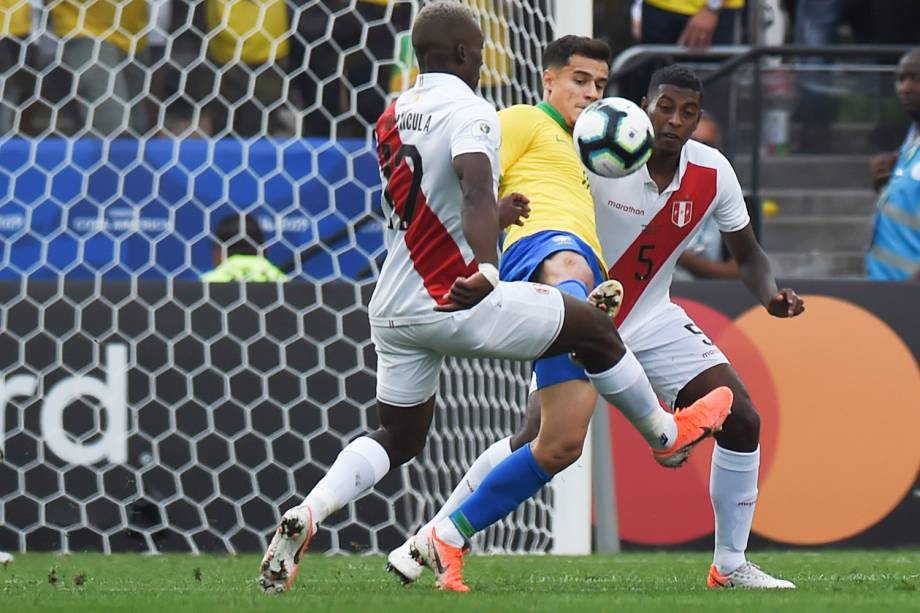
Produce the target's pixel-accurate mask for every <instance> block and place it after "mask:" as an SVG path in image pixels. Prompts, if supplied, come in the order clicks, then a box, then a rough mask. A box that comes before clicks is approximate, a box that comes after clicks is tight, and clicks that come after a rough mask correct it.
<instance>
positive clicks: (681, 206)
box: [671, 200, 693, 228]
mask: <svg viewBox="0 0 920 613" xmlns="http://www.w3.org/2000/svg"><path fill="white" fill-rule="evenodd" d="M691 219H693V201H692V200H675V201H674V202H673V203H672V204H671V223H673V224H674V225H675V226H677V227H678V228H683V227H684V226H686V225H687V224H688V223H690V220H691Z"/></svg>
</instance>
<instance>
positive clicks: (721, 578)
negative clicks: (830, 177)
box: [675, 364, 795, 589]
mask: <svg viewBox="0 0 920 613" xmlns="http://www.w3.org/2000/svg"><path fill="white" fill-rule="evenodd" d="M718 386H725V387H728V388H730V389H732V390H733V392H734V400H733V403H732V412H731V415H730V416H729V417H728V419H726V420H725V424H724V427H723V429H722V431H721V432H720V433H719V434H717V435H716V445H715V447H714V448H713V451H712V466H711V472H710V482H709V492H710V497H711V499H712V509H713V512H714V515H715V524H716V525H715V552H714V555H713V563H712V566H711V567H710V569H709V576H708V577H707V584H708V585H709V587H711V588H720V587H743V588H767V589H770V588H774V589H791V588H795V584H793V583H792V582H790V581H786V580H785V579H779V578H777V577H773V576H771V575H769V574H768V573H766V572H764V571H763V570H761V569H760V568H759V567H758V566H757V565H755V564H753V563H751V562H749V561H748V560H747V558H746V557H745V550H746V549H747V544H748V537H749V535H750V533H751V524H752V523H753V521H754V508H755V504H756V502H757V476H758V473H759V470H760V446H759V441H760V417H759V416H758V414H757V411H756V410H755V409H754V406H753V404H752V403H751V398H750V396H749V395H748V393H747V390H746V389H745V387H744V384H743V383H742V382H741V379H740V378H739V377H738V374H737V373H736V372H735V370H734V369H733V368H732V367H731V366H729V365H728V364H719V365H717V366H713V367H711V368H709V369H707V370H706V371H704V372H703V373H701V374H699V375H697V376H696V377H695V378H694V379H693V380H691V381H690V382H689V383H688V384H687V385H685V386H684V388H683V389H682V390H681V391H680V393H679V394H678V396H677V401H676V403H675V404H676V405H677V406H682V405H686V404H687V403H690V402H692V401H693V400H694V399H695V398H698V397H700V396H701V395H703V394H706V393H707V392H708V390H711V389H713V388H714V387H716V388H718Z"/></svg>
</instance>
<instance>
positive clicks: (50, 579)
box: [0, 550, 920, 613]
mask: <svg viewBox="0 0 920 613" xmlns="http://www.w3.org/2000/svg"><path fill="white" fill-rule="evenodd" d="M752 559H753V560H754V561H756V562H758V563H760V564H761V566H763V568H764V569H766V570H768V571H771V572H774V573H778V574H780V575H782V576H783V577H785V578H788V579H791V580H793V581H795V582H796V583H797V584H798V586H799V589H798V590H797V591H795V592H770V593H766V592H753V591H741V590H721V591H711V590H708V589H706V587H705V581H704V580H705V577H706V571H707V568H708V564H709V555H708V554H703V553H625V554H621V555H614V556H600V555H596V556H587V557H553V556H472V557H470V558H469V561H468V563H467V567H466V573H465V574H466V579H467V582H468V583H469V584H470V586H471V587H472V588H473V590H474V591H473V592H471V593H469V594H448V593H442V592H438V591H437V590H435V589H434V588H433V587H432V579H431V575H430V574H429V575H427V576H426V577H425V578H424V580H423V581H422V582H420V583H419V584H416V585H413V586H410V587H403V586H402V585H399V584H397V583H396V582H395V580H394V578H393V577H391V576H390V575H388V574H386V573H385V572H383V566H384V560H383V558H382V557H380V556H370V557H367V556H335V557H328V556H322V555H308V556H307V557H306V559H305V561H304V563H303V564H302V565H301V568H300V576H299V578H298V582H297V585H296V586H295V588H294V590H293V591H291V592H290V593H288V594H284V595H281V596H265V595H263V594H261V593H260V592H259V591H258V589H257V587H256V584H255V578H254V577H255V569H256V567H257V565H258V560H259V557H258V556H255V555H240V556H211V555H201V556H193V555H178V554H168V555H159V556H141V555H113V556H104V555H101V554H72V555H54V554H24V555H18V556H16V560H15V561H14V562H13V563H12V564H10V565H9V566H7V567H6V568H3V567H0V611H3V612H4V613H6V612H11V613H21V612H23V611H68V612H76V611H94V612H95V611H130V612H131V613H143V612H146V611H156V612H157V613H173V612H174V611H185V610H194V611H222V612H224V613H226V612H227V611H237V610H240V611H275V612H277V611H281V610H288V611H311V612H312V611H336V612H342V611H364V612H371V613H388V612H390V611H516V612H520V611H579V612H583V611H641V612H643V613H645V612H649V611H667V612H669V613H675V612H680V613H684V612H687V611H742V612H744V613H754V612H757V611H780V610H782V611H784V612H786V611H809V612H810V611H827V610H833V611H835V612H839V611H872V612H873V613H879V612H882V611H884V612H889V611H911V610H914V611H920V551H917V550H906V551H845V552H840V551H827V552H781V553H780V552H770V553H757V554H755V555H753V556H752ZM52 569H53V570H52Z"/></svg>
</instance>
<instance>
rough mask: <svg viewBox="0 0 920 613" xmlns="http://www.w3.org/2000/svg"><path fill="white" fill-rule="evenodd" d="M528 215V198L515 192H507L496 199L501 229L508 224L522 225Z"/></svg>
mask: <svg viewBox="0 0 920 613" xmlns="http://www.w3.org/2000/svg"><path fill="white" fill-rule="evenodd" d="M528 217H530V200H529V199H528V198H527V196H525V195H523V194H519V193H517V192H514V193H511V194H508V195H507V196H505V197H504V198H502V199H501V200H499V201H498V222H499V223H500V224H501V227H502V229H504V228H507V227H508V226H510V225H512V224H513V225H515V226H523V225H524V220H525V219H527V218H528Z"/></svg>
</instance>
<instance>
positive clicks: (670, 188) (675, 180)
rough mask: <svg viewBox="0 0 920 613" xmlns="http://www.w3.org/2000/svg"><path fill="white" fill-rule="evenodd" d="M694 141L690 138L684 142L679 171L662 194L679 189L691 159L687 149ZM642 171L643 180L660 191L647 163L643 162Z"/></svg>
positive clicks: (678, 165)
mask: <svg viewBox="0 0 920 613" xmlns="http://www.w3.org/2000/svg"><path fill="white" fill-rule="evenodd" d="M693 142H694V141H690V140H688V141H687V142H686V143H685V144H684V146H683V147H682V148H681V150H680V162H678V164H677V173H675V175H674V178H673V179H671V183H670V184H668V186H667V188H665V190H664V191H663V192H661V194H662V195H664V194H669V193H671V192H674V191H677V188H678V187H680V182H681V181H683V180H684V173H685V172H687V162H688V161H689V160H688V159H687V158H688V153H687V150H688V149H689V148H690V147H692V146H693V145H692V143H693ZM640 172H642V173H643V174H642V179H643V182H644V183H645V184H647V185H649V186H650V187H654V188H655V191H658V184H657V183H655V179H653V178H652V175H651V174H649V172H648V166H646V165H645V164H643V165H642V169H641V170H640Z"/></svg>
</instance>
